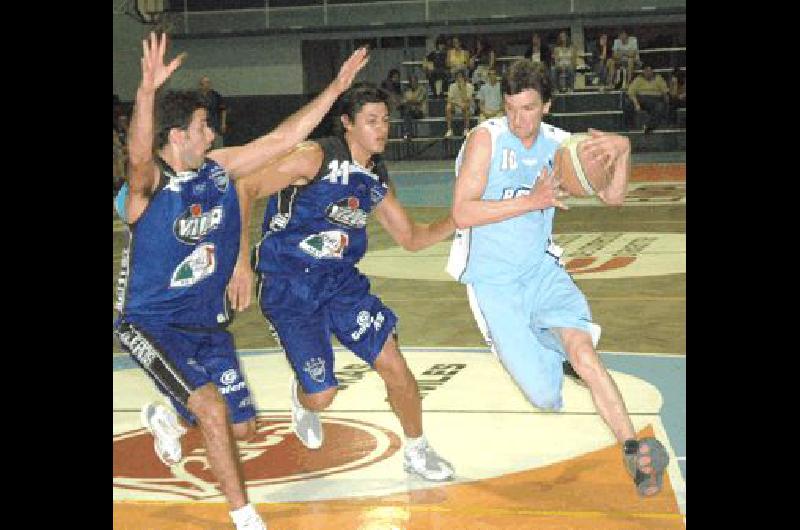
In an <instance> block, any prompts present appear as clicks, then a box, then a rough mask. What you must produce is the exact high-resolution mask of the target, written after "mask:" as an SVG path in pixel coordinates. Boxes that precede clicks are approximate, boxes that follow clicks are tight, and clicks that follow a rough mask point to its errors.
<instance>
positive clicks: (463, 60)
mask: <svg viewBox="0 0 800 530" xmlns="http://www.w3.org/2000/svg"><path fill="white" fill-rule="evenodd" d="M447 69H448V70H449V71H450V78H451V79H455V76H456V73H457V72H464V77H465V78H466V77H469V52H468V51H467V50H465V49H464V48H462V47H461V40H460V39H459V38H458V37H453V47H452V48H450V49H449V50H447Z"/></svg>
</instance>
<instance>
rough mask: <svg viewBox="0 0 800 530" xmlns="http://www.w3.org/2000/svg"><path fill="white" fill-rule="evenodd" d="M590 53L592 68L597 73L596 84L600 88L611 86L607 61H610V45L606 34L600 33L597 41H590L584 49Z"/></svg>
mask: <svg viewBox="0 0 800 530" xmlns="http://www.w3.org/2000/svg"><path fill="white" fill-rule="evenodd" d="M586 51H588V52H589V53H591V54H592V56H591V59H590V60H591V61H592V70H593V71H594V73H596V74H597V84H599V85H600V89H601V90H603V89H605V88H611V79H609V76H608V69H609V61H611V46H610V45H609V43H608V34H606V33H601V34H600V36H599V37H598V38H597V42H592V43H591V44H590V46H589V47H588V49H587V50H586Z"/></svg>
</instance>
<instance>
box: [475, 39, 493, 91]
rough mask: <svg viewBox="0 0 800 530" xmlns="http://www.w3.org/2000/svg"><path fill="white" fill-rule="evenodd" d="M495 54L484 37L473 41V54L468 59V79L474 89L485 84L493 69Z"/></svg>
mask: <svg viewBox="0 0 800 530" xmlns="http://www.w3.org/2000/svg"><path fill="white" fill-rule="evenodd" d="M494 60H495V54H494V50H493V49H492V45H491V44H489V42H488V41H487V40H486V39H485V38H484V37H478V40H476V41H475V53H473V54H472V57H470V69H471V74H470V77H471V79H472V84H473V85H475V88H480V86H481V85H482V84H483V83H485V82H486V79H487V75H488V72H489V70H491V69H492V68H494Z"/></svg>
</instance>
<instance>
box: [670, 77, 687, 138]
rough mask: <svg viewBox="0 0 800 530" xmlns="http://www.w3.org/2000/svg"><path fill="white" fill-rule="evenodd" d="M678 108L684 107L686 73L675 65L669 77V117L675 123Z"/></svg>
mask: <svg viewBox="0 0 800 530" xmlns="http://www.w3.org/2000/svg"><path fill="white" fill-rule="evenodd" d="M679 108H686V74H682V72H681V70H680V68H678V67H677V66H676V67H675V69H674V70H673V71H672V75H671V76H670V78H669V117H670V120H671V121H672V122H673V123H675V124H677V123H678V109H679Z"/></svg>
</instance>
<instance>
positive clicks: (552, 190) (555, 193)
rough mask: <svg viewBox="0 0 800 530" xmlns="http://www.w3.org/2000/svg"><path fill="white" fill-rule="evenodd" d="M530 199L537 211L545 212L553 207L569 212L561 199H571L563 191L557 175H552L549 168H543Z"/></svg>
mask: <svg viewBox="0 0 800 530" xmlns="http://www.w3.org/2000/svg"><path fill="white" fill-rule="evenodd" d="M530 197H531V200H532V201H533V202H534V204H535V205H536V206H535V209H537V210H544V209H546V208H550V207H552V206H555V207H556V208H561V209H562V210H569V207H568V206H567V205H566V204H564V203H563V202H561V199H565V198H567V197H569V193H567V192H566V191H564V190H563V189H561V186H560V185H559V182H558V179H557V178H556V176H555V174H554V173H551V172H550V171H549V170H548V169H547V167H542V170H541V171H540V172H539V177H538V178H537V179H536V184H534V186H533V190H531V194H530Z"/></svg>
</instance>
